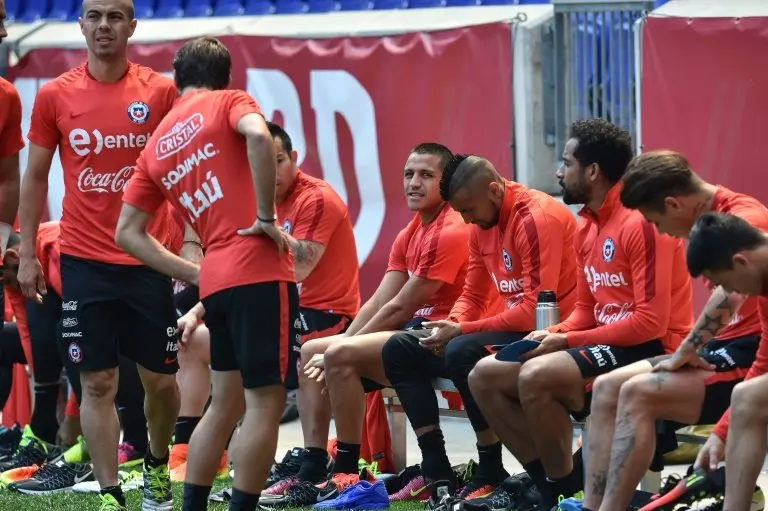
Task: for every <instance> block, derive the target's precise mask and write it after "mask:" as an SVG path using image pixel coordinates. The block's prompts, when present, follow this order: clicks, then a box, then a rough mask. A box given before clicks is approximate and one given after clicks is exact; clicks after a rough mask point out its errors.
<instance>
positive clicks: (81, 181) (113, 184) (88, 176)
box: [77, 166, 133, 193]
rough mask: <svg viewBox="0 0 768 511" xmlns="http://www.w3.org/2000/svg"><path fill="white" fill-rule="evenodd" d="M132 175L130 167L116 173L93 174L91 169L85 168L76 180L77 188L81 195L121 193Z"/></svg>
mask: <svg viewBox="0 0 768 511" xmlns="http://www.w3.org/2000/svg"><path fill="white" fill-rule="evenodd" d="M132 174H133V167H132V166H128V167H123V168H122V169H120V170H118V171H117V172H95V171H94V170H93V168H92V167H87V168H86V169H85V170H83V171H82V172H81V173H80V176H78V178H77V188H78V190H80V191H81V192H83V193H88V192H97V193H123V192H124V191H125V187H126V186H128V180H129V179H130V177H131V175H132Z"/></svg>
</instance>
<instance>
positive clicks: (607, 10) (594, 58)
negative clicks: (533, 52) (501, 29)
mask: <svg viewBox="0 0 768 511" xmlns="http://www.w3.org/2000/svg"><path fill="white" fill-rule="evenodd" d="M552 3H553V5H554V11H555V12H554V16H555V19H554V28H553V30H554V33H553V47H554V52H553V66H554V72H553V73H552V77H553V80H554V96H555V102H554V103H555V104H554V126H553V130H552V131H553V132H554V145H555V151H556V154H557V155H558V157H559V155H560V154H561V153H562V150H563V147H564V146H565V142H566V140H567V138H568V128H569V126H570V124H571V123H572V122H573V121H575V120H578V119H584V118H588V117H601V118H604V119H608V120H609V121H611V122H613V123H614V124H617V125H619V126H622V127H623V128H625V129H627V130H628V131H629V132H630V134H631V135H632V138H633V140H637V129H636V126H637V115H638V105H637V88H638V87H639V86H640V84H639V83H638V81H637V80H636V78H635V74H636V70H635V58H636V57H635V55H636V53H635V45H636V41H637V39H636V35H635V31H636V30H637V27H638V23H637V21H638V20H640V19H643V18H644V16H645V13H646V12H648V11H650V10H652V9H653V7H654V1H652V0H650V1H642V0H612V1H596V0H552Z"/></svg>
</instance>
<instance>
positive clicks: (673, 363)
mask: <svg viewBox="0 0 768 511" xmlns="http://www.w3.org/2000/svg"><path fill="white" fill-rule="evenodd" d="M683 367H692V368H694V369H704V370H705V371H714V370H715V366H713V365H712V364H710V363H708V362H707V361H705V360H704V359H703V358H701V357H700V356H699V352H698V350H697V349H696V346H694V345H693V343H690V342H687V341H686V342H683V343H682V344H681V345H680V347H679V348H677V351H676V352H675V353H674V354H673V355H672V356H671V357H669V358H668V359H666V360H662V361H661V362H659V363H658V364H656V365H655V366H654V367H653V372H659V371H677V370H679V369H681V368H683Z"/></svg>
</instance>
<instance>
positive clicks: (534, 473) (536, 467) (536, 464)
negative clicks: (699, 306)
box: [523, 460, 547, 486]
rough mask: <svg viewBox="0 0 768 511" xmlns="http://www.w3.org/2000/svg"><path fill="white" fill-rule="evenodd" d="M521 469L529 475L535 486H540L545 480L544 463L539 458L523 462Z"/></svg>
mask: <svg viewBox="0 0 768 511" xmlns="http://www.w3.org/2000/svg"><path fill="white" fill-rule="evenodd" d="M523 470H525V472H526V473H527V474H528V475H529V476H531V480H532V481H533V484H535V485H536V486H542V485H544V484H545V483H546V482H547V473H546V472H545V471H544V465H542V464H541V460H533V461H531V462H530V463H526V464H524V465H523Z"/></svg>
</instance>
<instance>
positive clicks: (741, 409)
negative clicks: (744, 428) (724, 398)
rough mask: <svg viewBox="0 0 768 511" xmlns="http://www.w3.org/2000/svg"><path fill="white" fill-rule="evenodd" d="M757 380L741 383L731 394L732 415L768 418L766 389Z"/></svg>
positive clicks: (747, 417)
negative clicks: (757, 383)
mask: <svg viewBox="0 0 768 511" xmlns="http://www.w3.org/2000/svg"><path fill="white" fill-rule="evenodd" d="M755 383H756V382H755V380H749V381H744V382H741V383H739V384H738V385H736V386H735V387H734V388H733V393H732V394H731V416H732V417H740V418H746V419H768V410H767V409H766V401H768V399H766V396H765V394H766V389H765V388H764V387H763V386H762V385H756V384H755Z"/></svg>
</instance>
